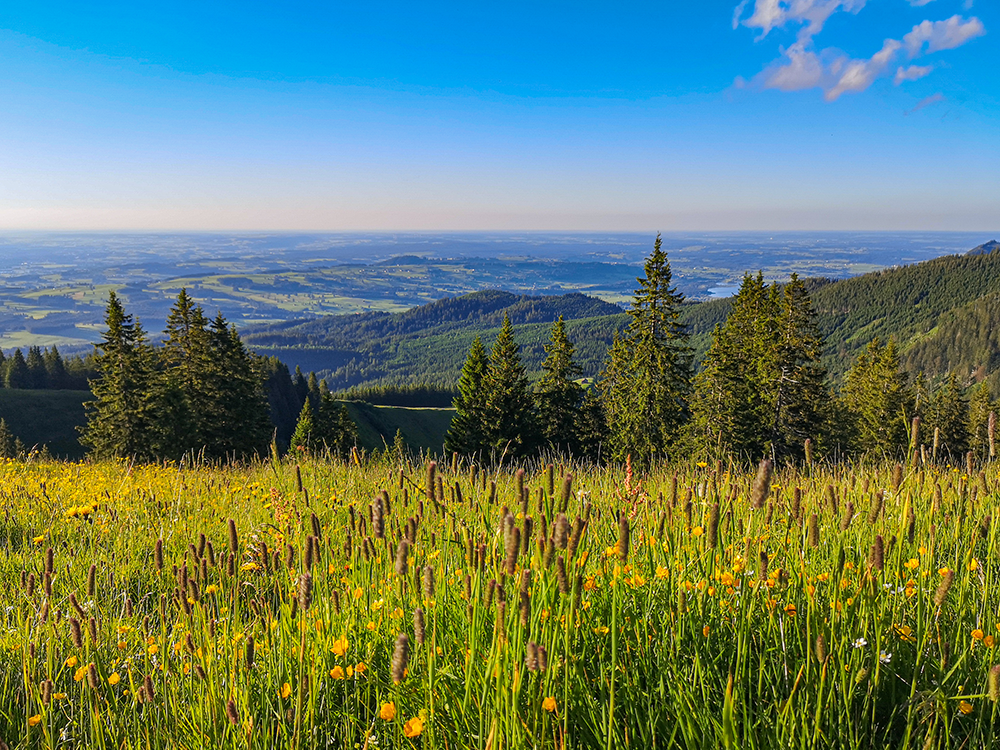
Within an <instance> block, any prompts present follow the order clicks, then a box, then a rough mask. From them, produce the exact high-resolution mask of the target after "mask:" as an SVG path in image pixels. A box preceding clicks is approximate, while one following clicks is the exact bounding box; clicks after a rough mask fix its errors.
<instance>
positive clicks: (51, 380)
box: [44, 346, 69, 389]
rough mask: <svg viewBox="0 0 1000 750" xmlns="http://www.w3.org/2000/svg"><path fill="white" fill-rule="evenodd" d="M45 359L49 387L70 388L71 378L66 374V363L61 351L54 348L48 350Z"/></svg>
mask: <svg viewBox="0 0 1000 750" xmlns="http://www.w3.org/2000/svg"><path fill="white" fill-rule="evenodd" d="M44 358H45V377H46V380H47V381H48V387H49V388H57V389H59V388H66V387H68V384H69V383H68V381H69V377H68V373H67V372H66V363H65V362H63V358H62V355H61V354H59V350H58V349H57V348H56V347H54V346H53V347H52V348H51V349H47V350H46V351H45V355H44Z"/></svg>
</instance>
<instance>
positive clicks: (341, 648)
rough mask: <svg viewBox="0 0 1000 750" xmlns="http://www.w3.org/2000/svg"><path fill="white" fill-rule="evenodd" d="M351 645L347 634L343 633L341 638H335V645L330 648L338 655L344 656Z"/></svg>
mask: <svg viewBox="0 0 1000 750" xmlns="http://www.w3.org/2000/svg"><path fill="white" fill-rule="evenodd" d="M349 645H350V644H349V643H348V642H347V636H346V635H342V636H340V638H337V639H336V640H334V642H333V646H331V648H330V650H331V651H332V652H333V653H335V654H336V655H337V656H343V655H344V654H346V653H347V647H348V646H349Z"/></svg>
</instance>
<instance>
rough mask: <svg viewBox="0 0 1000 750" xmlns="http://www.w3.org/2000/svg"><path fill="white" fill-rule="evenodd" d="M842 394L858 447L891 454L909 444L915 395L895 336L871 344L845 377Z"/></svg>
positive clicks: (862, 449) (854, 442) (853, 436)
mask: <svg viewBox="0 0 1000 750" xmlns="http://www.w3.org/2000/svg"><path fill="white" fill-rule="evenodd" d="M840 395H841V401H842V404H843V406H844V409H845V411H846V413H847V414H849V415H850V419H851V422H852V428H853V435H852V442H853V444H854V447H855V448H856V449H858V450H861V451H866V452H867V451H878V452H884V453H890V452H896V451H898V450H900V449H905V448H906V447H907V445H908V443H909V434H910V433H909V430H910V418H911V417H912V416H913V413H914V408H913V394H912V393H911V391H910V388H909V378H908V377H907V376H906V373H904V372H902V371H901V370H900V367H899V355H898V353H897V352H896V343H895V341H893V339H891V338H890V339H889V341H888V343H886V344H885V345H883V344H882V343H881V342H880V341H879V340H878V339H877V338H876V339H874V340H873V341H871V342H870V343H869V344H868V346H867V348H866V349H865V351H864V352H862V353H861V354H860V355H858V358H857V360H855V362H854V364H853V365H852V366H851V369H850V370H848V372H847V374H846V376H845V377H844V387H843V389H842V390H841V394H840Z"/></svg>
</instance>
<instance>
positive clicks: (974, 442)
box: [968, 380, 1000, 458]
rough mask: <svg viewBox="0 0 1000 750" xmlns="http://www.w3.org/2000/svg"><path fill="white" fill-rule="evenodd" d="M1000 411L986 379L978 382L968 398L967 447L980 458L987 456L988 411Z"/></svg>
mask: <svg viewBox="0 0 1000 750" xmlns="http://www.w3.org/2000/svg"><path fill="white" fill-rule="evenodd" d="M998 411H1000V403H998V402H997V401H994V400H993V394H992V392H991V390H990V384H989V382H988V381H985V380H984V381H983V382H982V383H980V385H979V387H977V388H976V390H975V391H973V393H972V398H970V399H969V427H968V432H969V449H970V450H972V451H975V452H976V454H977V455H978V456H980V457H981V458H988V457H989V451H990V441H989V436H988V434H987V430H988V428H989V421H990V412H993V413H994V414H995V413H996V412H998Z"/></svg>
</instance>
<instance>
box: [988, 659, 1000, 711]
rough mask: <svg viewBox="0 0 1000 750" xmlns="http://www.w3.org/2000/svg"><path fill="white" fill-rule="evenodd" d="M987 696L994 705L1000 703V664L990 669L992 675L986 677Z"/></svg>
mask: <svg viewBox="0 0 1000 750" xmlns="http://www.w3.org/2000/svg"><path fill="white" fill-rule="evenodd" d="M986 694H987V695H988V696H989V699H990V700H991V701H993V702H994V703H996V702H997V701H1000V664H994V665H993V666H992V667H990V673H989V675H987V677H986Z"/></svg>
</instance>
